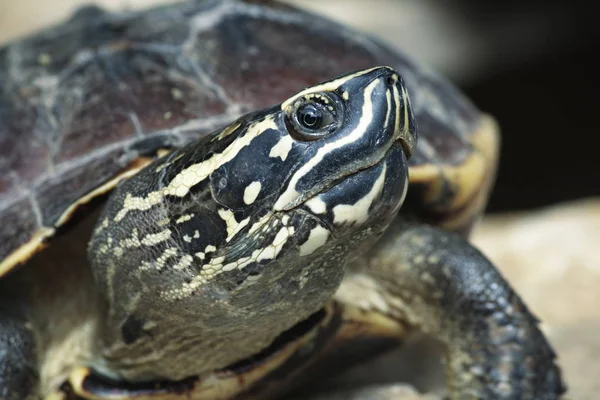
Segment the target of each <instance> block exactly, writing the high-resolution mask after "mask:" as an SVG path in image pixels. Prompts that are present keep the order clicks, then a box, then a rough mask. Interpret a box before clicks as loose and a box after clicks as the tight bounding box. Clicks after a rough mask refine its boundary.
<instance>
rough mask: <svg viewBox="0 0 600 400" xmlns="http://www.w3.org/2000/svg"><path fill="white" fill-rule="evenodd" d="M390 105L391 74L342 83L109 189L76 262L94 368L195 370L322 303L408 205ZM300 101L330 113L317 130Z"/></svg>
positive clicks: (263, 343) (396, 108) (401, 114)
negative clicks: (81, 259)
mask: <svg viewBox="0 0 600 400" xmlns="http://www.w3.org/2000/svg"><path fill="white" fill-rule="evenodd" d="M323 93H324V95H323ZM402 96H405V90H404V88H403V85H402V82H401V80H400V79H399V77H398V76H397V75H396V73H395V72H394V71H393V70H391V69H389V68H374V69H372V70H365V71H361V72H358V73H354V74H350V75H347V76H345V77H341V78H338V79H336V80H333V81H329V82H326V83H324V84H321V85H318V86H315V87H313V88H311V89H307V90H305V91H303V92H301V93H299V94H298V95H296V96H295V97H292V98H291V99H290V100H288V101H286V102H284V103H282V104H281V105H279V106H276V107H273V108H271V109H268V110H264V111H260V112H256V113H253V114H251V115H248V116H246V117H242V118H241V119H240V120H239V121H237V122H234V123H233V124H232V125H230V126H229V127H227V128H225V129H224V130H222V131H220V132H217V133H215V134H213V135H210V136H207V137H204V138H202V139H199V140H198V141H196V142H194V143H191V144H190V145H188V146H187V147H184V148H182V149H180V150H177V151H175V152H173V153H171V154H170V155H169V156H168V157H166V158H164V159H161V160H157V162H155V163H153V164H151V165H150V166H148V167H147V168H145V169H144V170H142V171H141V172H140V173H138V174H137V175H136V176H134V177H133V178H131V179H130V180H128V181H126V182H124V183H123V184H122V185H120V186H119V187H118V188H117V189H116V190H115V191H114V193H113V194H112V195H111V197H110V199H109V201H108V203H107V205H106V207H105V209H104V210H103V212H102V214H101V216H100V218H99V219H98V223H97V225H96V228H95V230H94V234H93V236H92V240H91V242H90V246H89V252H88V255H89V259H90V266H91V269H92V273H93V275H94V279H95V282H96V285H97V287H98V288H99V290H100V293H101V294H102V296H103V298H104V299H106V302H107V312H106V315H105V316H104V325H103V328H102V329H100V330H99V332H98V333H99V334H98V338H97V341H96V342H97V347H98V348H97V351H96V356H95V358H94V359H93V360H92V362H91V364H92V365H91V366H92V367H93V368H95V369H96V370H97V371H98V372H101V373H103V374H106V375H109V376H112V377H115V378H123V379H127V380H131V381H144V380H153V379H170V380H180V379H183V378H186V377H189V376H195V375H202V374H207V373H210V372H213V371H218V370H222V369H226V368H227V367H228V366H230V365H232V364H234V363H236V362H239V361H242V360H244V359H248V358H249V357H251V356H253V355H256V354H257V353H259V352H260V351H261V350H264V349H265V348H267V347H268V346H269V344H271V343H272V342H273V340H274V339H275V338H276V337H277V336H278V335H280V334H281V333H282V332H284V331H285V330H287V329H289V328H291V327H292V326H294V325H296V324H298V323H299V322H301V321H303V320H305V319H306V318H308V317H309V316H310V315H311V314H313V313H315V312H316V311H318V310H319V309H320V308H322V307H323V306H324V305H325V303H327V302H328V301H329V300H330V299H331V298H332V296H333V294H334V293H335V291H336V289H337V288H338V287H339V286H340V283H341V281H342V278H343V276H344V269H345V266H346V264H347V262H348V260H349V259H351V258H353V257H355V256H356V255H357V254H360V253H361V252H364V251H365V250H366V249H367V248H368V247H369V246H371V245H372V244H373V243H374V242H375V241H376V240H377V238H378V237H379V236H380V235H381V234H382V233H383V231H384V230H385V228H386V227H387V226H388V224H389V223H390V221H392V219H393V218H394V216H395V215H396V213H397V212H398V210H399V208H400V206H401V204H402V202H403V200H404V197H405V195H406V189H407V183H408V181H407V165H406V157H405V154H404V149H405V148H406V141H404V142H403V141H402V140H399V139H401V138H403V137H409V136H410V135H412V134H413V133H412V130H413V129H414V123H413V122H412V114H410V110H409V106H408V100H407V98H406V97H402ZM305 104H315V105H316V106H317V107H320V109H323V110H329V111H325V112H327V113H329V112H330V113H331V115H330V116H328V117H327V118H329V119H330V120H331V121H333V122H332V124H331V125H327V126H326V127H325V128H326V129H328V130H327V131H326V132H325V134H323V135H321V136H318V137H309V138H308V139H307V138H306V136H301V135H300V136H299V135H298V134H297V133H293V132H297V131H295V130H294V125H293V124H294V123H297V121H296V120H294V119H293V118H292V117H297V115H298V114H296V112H297V110H298V109H299V107H302V106H304V105H305ZM325 128H324V129H325ZM317 133H319V132H317ZM411 137H412V136H411Z"/></svg>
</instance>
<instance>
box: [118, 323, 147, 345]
mask: <svg viewBox="0 0 600 400" xmlns="http://www.w3.org/2000/svg"><path fill="white" fill-rule="evenodd" d="M145 333H146V332H145V331H144V320H143V319H141V318H137V317H135V316H129V317H128V318H127V320H126V321H125V322H124V323H123V325H122V326H121V336H122V337H123V341H124V342H125V344H131V343H133V342H135V341H136V340H138V339H139V338H140V337H142V335H143V334H145Z"/></svg>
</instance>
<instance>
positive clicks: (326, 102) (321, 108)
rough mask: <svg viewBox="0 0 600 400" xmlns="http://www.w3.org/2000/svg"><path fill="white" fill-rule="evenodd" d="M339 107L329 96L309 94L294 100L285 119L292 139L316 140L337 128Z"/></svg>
mask: <svg viewBox="0 0 600 400" xmlns="http://www.w3.org/2000/svg"><path fill="white" fill-rule="evenodd" d="M341 111H342V110H341V105H340V103H339V102H338V101H337V100H336V99H334V98H333V96H331V95H326V94H311V95H306V96H303V97H302V98H300V99H298V100H296V102H295V103H294V104H293V106H292V107H291V112H289V113H288V116H287V118H286V120H287V123H288V129H289V131H290V134H291V135H292V137H294V138H295V139H297V140H304V141H307V140H317V139H320V138H322V137H324V136H326V135H328V134H330V133H331V132H333V131H335V130H336V129H337V128H338V127H339V123H340V121H341V118H340V116H341Z"/></svg>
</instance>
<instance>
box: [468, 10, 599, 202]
mask: <svg viewBox="0 0 600 400" xmlns="http://www.w3.org/2000/svg"><path fill="white" fill-rule="evenodd" d="M456 3H457V4H456V6H457V9H458V10H460V12H462V13H463V14H464V16H465V18H466V19H468V20H469V21H472V23H473V25H474V26H475V27H476V29H477V30H478V31H481V32H482V35H483V37H485V38H487V42H488V46H489V48H488V49H487V52H488V54H487V61H486V63H485V64H486V65H485V67H484V69H485V73H483V74H481V76H480V77H479V79H475V80H472V81H470V80H468V79H465V80H464V82H463V83H462V85H461V86H462V87H463V89H464V90H465V92H466V93H467V94H468V95H469V96H470V97H471V98H472V99H473V101H474V102H475V103H476V104H477V105H479V107H480V108H481V109H483V110H489V111H490V112H492V113H493V114H494V115H495V116H496V117H497V118H498V120H499V121H500V123H501V127H502V131H503V147H502V153H501V166H500V169H499V175H498V181H497V186H496V190H495V192H494V194H493V196H492V198H491V201H490V207H489V210H490V211H500V210H507V209H523V208H532V207H538V206H543V205H548V204H551V203H556V202H560V201H565V200H570V199H576V198H581V197H588V196H597V195H598V194H600V150H599V149H600V141H599V140H598V134H600V129H599V127H598V112H599V110H598V107H599V106H600V101H599V100H598V90H599V89H600V75H599V73H600V62H599V61H598V51H599V50H600V29H599V26H598V24H599V23H598V20H597V18H596V14H595V13H594V12H592V11H591V3H590V2H584V1H579V2H577V1H562V2H558V1H556V2H548V3H537V4H533V3H528V2H515V3H511V2H500V1H495V2H492V1H490V2H473V1H469V2H464V1H457V2H456ZM532 26H537V27H538V28H537V29H539V31H538V32H537V35H538V36H537V37H535V38H526V37H521V35H520V33H522V34H527V32H528V30H527V28H528V27H532ZM522 42H523V43H526V44H525V45H524V47H526V48H525V49H523V50H524V51H521V49H520V47H521V43H522ZM532 42H536V43H532ZM532 45H533V46H532ZM534 46H535V47H537V48H532V49H528V47H534ZM505 58H512V62H505V61H504V59H505ZM496 65H501V67H500V68H497V69H496V68H495V66H496Z"/></svg>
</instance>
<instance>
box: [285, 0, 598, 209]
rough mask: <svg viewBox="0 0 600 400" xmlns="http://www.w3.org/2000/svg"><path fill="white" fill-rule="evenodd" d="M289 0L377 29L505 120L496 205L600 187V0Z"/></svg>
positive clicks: (523, 205) (528, 204)
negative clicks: (598, 8) (597, 8)
mask: <svg viewBox="0 0 600 400" xmlns="http://www.w3.org/2000/svg"><path fill="white" fill-rule="evenodd" d="M290 2H294V3H300V4H302V5H305V6H307V7H309V8H311V9H313V10H315V11H321V12H325V13H328V14H329V15H330V16H332V17H333V18H337V19H340V20H343V21H344V22H347V23H351V24H354V25H356V26H358V27H359V28H361V29H364V30H368V31H371V32H374V33H375V34H376V35H377V36H379V37H381V38H383V39H384V40H385V41H387V42H388V43H389V44H391V45H392V46H395V47H398V48H400V49H403V50H404V51H406V52H407V53H409V54H410V55H411V56H413V57H414V58H416V59H417V60H419V61H422V62H423V63H425V64H426V65H429V66H431V67H432V68H434V69H436V70H438V71H439V72H441V73H442V74H444V75H446V76H447V77H449V78H450V79H451V80H452V81H454V82H455V83H456V84H457V85H459V86H460V87H461V88H462V89H463V91H464V92H465V93H466V94H467V95H468V96H469V97H470V98H471V99H472V100H473V101H474V102H475V104H477V105H478V106H479V108H481V109H482V110H484V111H487V112H489V113H491V114H492V115H494V116H495V117H496V118H497V119H498V121H499V122H500V126H501V128H502V133H503V137H502V140H503V143H502V144H503V145H502V153H501V165H500V168H499V174H498V180H497V184H496V189H495V191H494V193H493V195H492V198H491V200H490V205H489V208H488V211H491V212H499V211H507V210H523V209H532V208H537V207H541V206H546V205H550V204H553V203H557V202H564V201H568V200H573V199H580V198H585V197H591V196H597V195H599V194H600V150H599V149H600V141H598V139H597V136H598V135H599V134H600V129H599V128H598V114H599V111H600V110H598V109H599V107H600V101H599V100H598V97H599V94H598V90H600V62H599V61H598V54H597V53H598V52H599V51H600V27H599V25H600V22H598V18H597V14H596V13H595V12H593V11H592V9H593V8H594V7H592V5H593V4H592V2H587V1H583V0H579V1H564V0H563V1H552V2H531V1H521V2H507V1H485V2H484V1H464V0H453V1H445V2H439V1H437V2H436V1H427V0H424V1H420V2H414V1H402V0H388V1H382V0H380V1H373V2H370V3H369V4H370V6H369V8H368V9H367V8H366V7H360V4H359V3H361V2H360V1H346V2H340V1H337V2H335V1H333V2H329V4H328V5H326V6H325V5H323V3H324V2H315V1H310V0H305V1H303V0H297V1H290ZM335 3H342V4H335ZM351 6H354V7H356V8H357V10H359V11H357V12H356V14H353V12H352V7H351Z"/></svg>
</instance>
